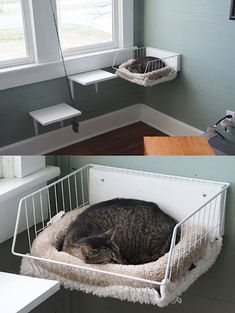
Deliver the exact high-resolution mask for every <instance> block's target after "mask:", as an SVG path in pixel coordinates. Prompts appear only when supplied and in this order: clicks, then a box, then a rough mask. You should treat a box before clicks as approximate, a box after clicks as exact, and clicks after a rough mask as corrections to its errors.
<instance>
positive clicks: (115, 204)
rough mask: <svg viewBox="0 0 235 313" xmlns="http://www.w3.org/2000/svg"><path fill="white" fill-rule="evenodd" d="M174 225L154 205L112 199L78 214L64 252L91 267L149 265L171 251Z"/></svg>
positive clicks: (69, 230) (67, 238)
mask: <svg viewBox="0 0 235 313" xmlns="http://www.w3.org/2000/svg"><path fill="white" fill-rule="evenodd" d="M175 225H176V221H175V220H174V219H173V218H171V217H170V216H168V215H167V214H165V213H164V212H162V211H161V210H160V208H159V207H158V205H157V204H155V203H152V202H146V201H140V200H134V199H113V200H109V201H105V202H101V203H97V204H95V205H92V206H90V207H89V208H88V209H87V210H85V211H84V212H83V213H81V214H80V215H78V216H77V218H76V220H75V221H74V222H72V223H71V225H70V226H69V229H68V232H67V234H66V236H65V238H64V242H63V247H62V250H63V251H65V252H67V253H70V254H71V255H73V256H75V257H78V258H80V259H82V260H83V261H84V262H86V263H89V264H107V263H118V264H143V263H148V262H152V261H155V260H157V259H158V258H159V257H161V256H162V255H164V254H165V253H166V252H168V250H169V247H170V242H171V237H172V232H173V229H174V227H175Z"/></svg>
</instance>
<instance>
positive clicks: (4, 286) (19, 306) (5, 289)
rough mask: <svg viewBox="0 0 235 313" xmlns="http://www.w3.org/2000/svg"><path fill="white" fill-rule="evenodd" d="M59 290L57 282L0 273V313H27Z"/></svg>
mask: <svg viewBox="0 0 235 313" xmlns="http://www.w3.org/2000/svg"><path fill="white" fill-rule="evenodd" d="M59 290H60V284H59V282H58V281H52V280H46V279H39V278H32V277H26V276H21V275H15V274H9V273H3V272H0V294H1V301H0V312H4V313H17V312H20V313H28V312H30V311H32V310H33V309H34V308H36V307H37V306H38V305H39V304H41V303H42V302H44V301H45V300H47V299H48V298H49V297H51V296H52V295H53V294H55V293H56V292H57V291H59Z"/></svg>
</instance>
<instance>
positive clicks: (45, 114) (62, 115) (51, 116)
mask: <svg viewBox="0 0 235 313" xmlns="http://www.w3.org/2000/svg"><path fill="white" fill-rule="evenodd" d="M81 114H82V113H81V111H79V110H77V109H75V108H73V107H71V106H70V105H68V104H66V103H61V104H57V105H53V106H50V107H47V108H44V109H41V110H37V111H33V112H30V113H29V115H30V116H31V117H32V118H33V119H34V120H35V121H37V122H38V123H40V124H41V125H43V126H46V125H50V124H53V123H56V122H61V121H64V120H67V119H69V118H73V117H76V116H79V115H81Z"/></svg>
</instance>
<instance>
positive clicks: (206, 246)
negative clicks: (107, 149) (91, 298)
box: [21, 208, 222, 307]
mask: <svg viewBox="0 0 235 313" xmlns="http://www.w3.org/2000/svg"><path fill="white" fill-rule="evenodd" d="M84 209H85V208H84ZM79 213H81V209H76V210H73V211H71V212H69V213H66V214H65V216H64V217H63V218H61V219H60V220H58V221H57V222H55V223H53V224H52V225H50V226H49V227H47V228H46V229H44V230H43V231H42V232H41V233H40V234H39V235H38V237H37V238H36V239H35V240H34V242H33V245H32V249H31V255H32V256H34V257H38V258H40V259H47V260H51V261H44V260H39V259H32V258H28V257H27V256H26V257H24V258H23V259H22V264H21V274H23V275H28V276H36V277H41V278H49V279H55V280H58V281H60V282H61V284H63V285H64V287H65V288H69V289H75V290H82V291H84V292H87V293H92V294H94V295H97V296H100V297H114V298H117V299H120V300H128V301H131V302H140V303H146V304H153V305H158V306H160V307H164V306H166V305H168V304H169V303H170V302H172V301H174V300H175V299H177V297H179V296H180V295H181V294H182V293H183V292H184V291H185V290H186V289H187V288H188V287H189V286H190V285H191V284H192V283H193V282H194V281H195V280H196V279H197V278H198V277H199V276H200V275H201V274H202V273H204V272H206V271H207V270H208V269H209V268H210V267H211V265H212V264H213V263H214V262H215V260H216V257H217V255H218V254H219V252H220V249H221V245H222V239H221V238H219V239H218V240H215V241H214V242H210V240H209V238H208V237H205V238H204V239H201V240H199V239H200V238H201V236H200V234H199V233H201V232H200V231H198V230H199V226H194V227H193V226H190V227H187V230H184V228H183V229H182V230H181V232H182V235H181V240H180V241H179V242H178V243H177V245H176V247H175V252H174V255H175V256H177V255H181V254H183V253H184V258H181V259H180V261H178V259H177V258H174V257H173V261H172V262H173V266H172V275H171V282H170V281H167V283H166V284H163V285H161V286H159V288H158V286H157V285H155V284H151V283H146V282H142V281H136V280H132V279H130V278H128V277H129V276H131V277H138V278H142V279H146V280H151V281H159V282H160V281H163V282H164V277H165V272H166V267H167V262H168V256H169V253H167V254H165V255H164V256H162V257H161V258H159V259H158V260H157V261H155V262H151V263H147V264H143V265H120V264H106V265H89V264H85V263H84V262H83V261H82V260H80V259H78V258H75V257H73V256H72V255H69V254H67V253H65V252H63V251H59V246H60V245H61V242H62V240H63V238H64V236H65V234H66V232H67V230H68V227H69V225H70V223H71V222H72V221H74V220H75V219H76V217H77V215H78V214H79ZM186 233H187V234H186ZM189 236H190V238H191V239H192V240H193V242H196V243H195V245H194V248H193V249H190V250H188V251H185V241H186V240H188V238H189ZM53 261H55V263H53ZM65 263H66V264H69V265H71V266H68V265H65ZM192 264H195V265H196V267H194V268H192ZM72 265H76V266H81V267H85V268H77V267H72ZM92 268H93V269H94V268H95V269H97V270H100V271H108V272H112V273H116V274H120V276H114V275H108V274H105V273H101V272H94V271H91V270H89V269H92ZM121 275H125V277H121Z"/></svg>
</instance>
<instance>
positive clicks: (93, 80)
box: [69, 70, 118, 98]
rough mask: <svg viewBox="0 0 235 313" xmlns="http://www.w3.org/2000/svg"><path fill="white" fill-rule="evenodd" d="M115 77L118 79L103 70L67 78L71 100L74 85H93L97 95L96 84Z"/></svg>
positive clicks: (115, 75)
mask: <svg viewBox="0 0 235 313" xmlns="http://www.w3.org/2000/svg"><path fill="white" fill-rule="evenodd" d="M117 77H118V75H117V74H113V73H110V72H107V71H104V70H96V71H90V72H86V73H81V74H77V75H72V76H69V80H70V84H71V90H72V95H73V98H74V83H78V84H80V85H83V86H88V85H93V84H95V89H96V93H98V83H100V82H103V81H106V80H110V79H115V78H117Z"/></svg>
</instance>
